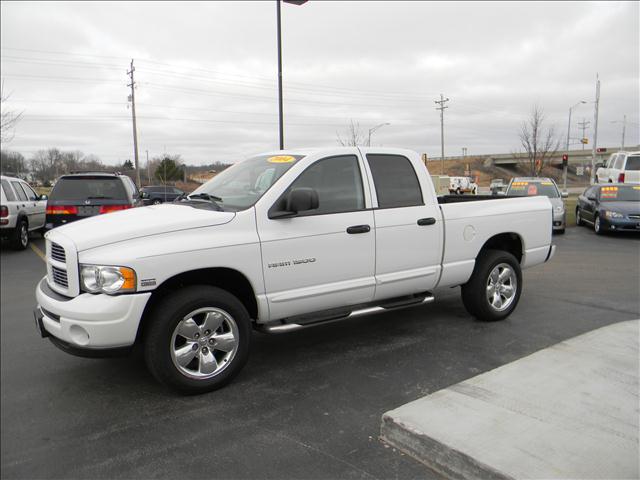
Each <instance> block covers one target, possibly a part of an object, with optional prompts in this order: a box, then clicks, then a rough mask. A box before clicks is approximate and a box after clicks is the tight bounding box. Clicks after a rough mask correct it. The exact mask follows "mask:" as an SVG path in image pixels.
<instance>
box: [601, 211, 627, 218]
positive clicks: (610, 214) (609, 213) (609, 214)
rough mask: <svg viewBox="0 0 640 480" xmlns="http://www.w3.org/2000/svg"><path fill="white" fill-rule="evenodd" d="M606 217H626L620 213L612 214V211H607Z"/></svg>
mask: <svg viewBox="0 0 640 480" xmlns="http://www.w3.org/2000/svg"><path fill="white" fill-rule="evenodd" d="M604 216H605V217H607V218H622V217H624V215H623V214H621V213H618V212H612V211H611V210H607V211H605V212H604Z"/></svg>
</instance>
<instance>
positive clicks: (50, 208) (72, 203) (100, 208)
mask: <svg viewBox="0 0 640 480" xmlns="http://www.w3.org/2000/svg"><path fill="white" fill-rule="evenodd" d="M139 205H142V201H141V200H140V194H139V193H138V189H137V187H136V185H135V183H133V180H131V179H130V178H129V177H127V176H126V175H120V174H118V173H105V172H97V173H95V172H90V173H72V174H68V175H62V176H61V177H60V178H59V179H58V181H57V182H56V184H55V185H54V187H53V190H52V191H51V195H50V196H49V202H48V203H47V217H46V222H45V228H46V229H47V230H51V229H52V228H55V227H59V226H61V225H65V224H67V223H71V222H74V221H76V220H81V219H83V218H87V217H93V216H95V215H100V214H103V213H111V212H116V211H119V210H126V209H128V208H132V207H136V206H139Z"/></svg>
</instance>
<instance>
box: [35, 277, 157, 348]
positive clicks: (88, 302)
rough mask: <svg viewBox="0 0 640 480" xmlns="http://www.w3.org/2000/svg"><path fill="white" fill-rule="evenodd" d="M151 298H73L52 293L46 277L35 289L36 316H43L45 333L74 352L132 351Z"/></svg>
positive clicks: (90, 296) (123, 296) (101, 295)
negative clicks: (116, 349) (130, 349)
mask: <svg viewBox="0 0 640 480" xmlns="http://www.w3.org/2000/svg"><path fill="white" fill-rule="evenodd" d="M149 297H151V293H150V292H149V293H136V294H129V295H114V296H111V295H105V294H98V295H94V294H90V293H82V294H80V295H78V296H77V297H73V298H70V297H65V296H63V295H60V294H58V293H56V292H54V291H53V290H51V289H50V288H49V286H48V285H47V279H46V277H45V278H43V279H42V280H41V281H40V283H39V284H38V286H37V287H36V299H37V302H38V305H37V307H36V316H38V315H42V327H43V329H44V332H46V333H48V334H49V335H51V336H53V337H55V340H58V341H60V342H63V343H64V344H66V345H68V346H69V347H71V348H78V349H84V350H104V349H114V348H122V347H129V346H131V345H133V343H134V342H135V339H136V335H137V333H138V325H139V324H140V319H141V318H142V313H143V312H144V308H145V306H146V304H147V301H148V300H149ZM44 332H43V333H44ZM46 333H45V335H46ZM52 341H54V339H52ZM54 343H56V341H54ZM63 350H64V348H63Z"/></svg>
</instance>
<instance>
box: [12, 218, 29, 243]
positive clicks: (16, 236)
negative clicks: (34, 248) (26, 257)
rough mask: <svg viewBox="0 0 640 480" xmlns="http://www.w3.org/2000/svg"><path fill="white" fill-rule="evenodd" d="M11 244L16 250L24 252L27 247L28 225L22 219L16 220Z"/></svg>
mask: <svg viewBox="0 0 640 480" xmlns="http://www.w3.org/2000/svg"><path fill="white" fill-rule="evenodd" d="M11 243H12V246H13V248H14V249H16V250H25V249H26V248H27V247H28V246H29V223H28V222H27V221H26V220H25V219H24V218H20V219H18V222H17V223H16V229H15V231H14V232H13V238H12V239H11Z"/></svg>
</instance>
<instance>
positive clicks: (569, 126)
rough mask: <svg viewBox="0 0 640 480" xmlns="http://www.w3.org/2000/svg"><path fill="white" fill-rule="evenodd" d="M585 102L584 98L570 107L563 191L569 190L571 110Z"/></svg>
mask: <svg viewBox="0 0 640 480" xmlns="http://www.w3.org/2000/svg"><path fill="white" fill-rule="evenodd" d="M583 103H587V102H585V101H584V100H580V101H579V102H578V103H576V104H575V105H573V106H572V107H569V122H568V123H567V146H566V148H565V153H566V154H567V165H563V170H564V171H563V175H562V176H563V180H562V183H563V187H562V190H563V191H565V192H566V191H567V170H568V169H569V137H570V135H571V112H572V110H573V109H574V108H576V107H577V106H578V105H581V104H583Z"/></svg>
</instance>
